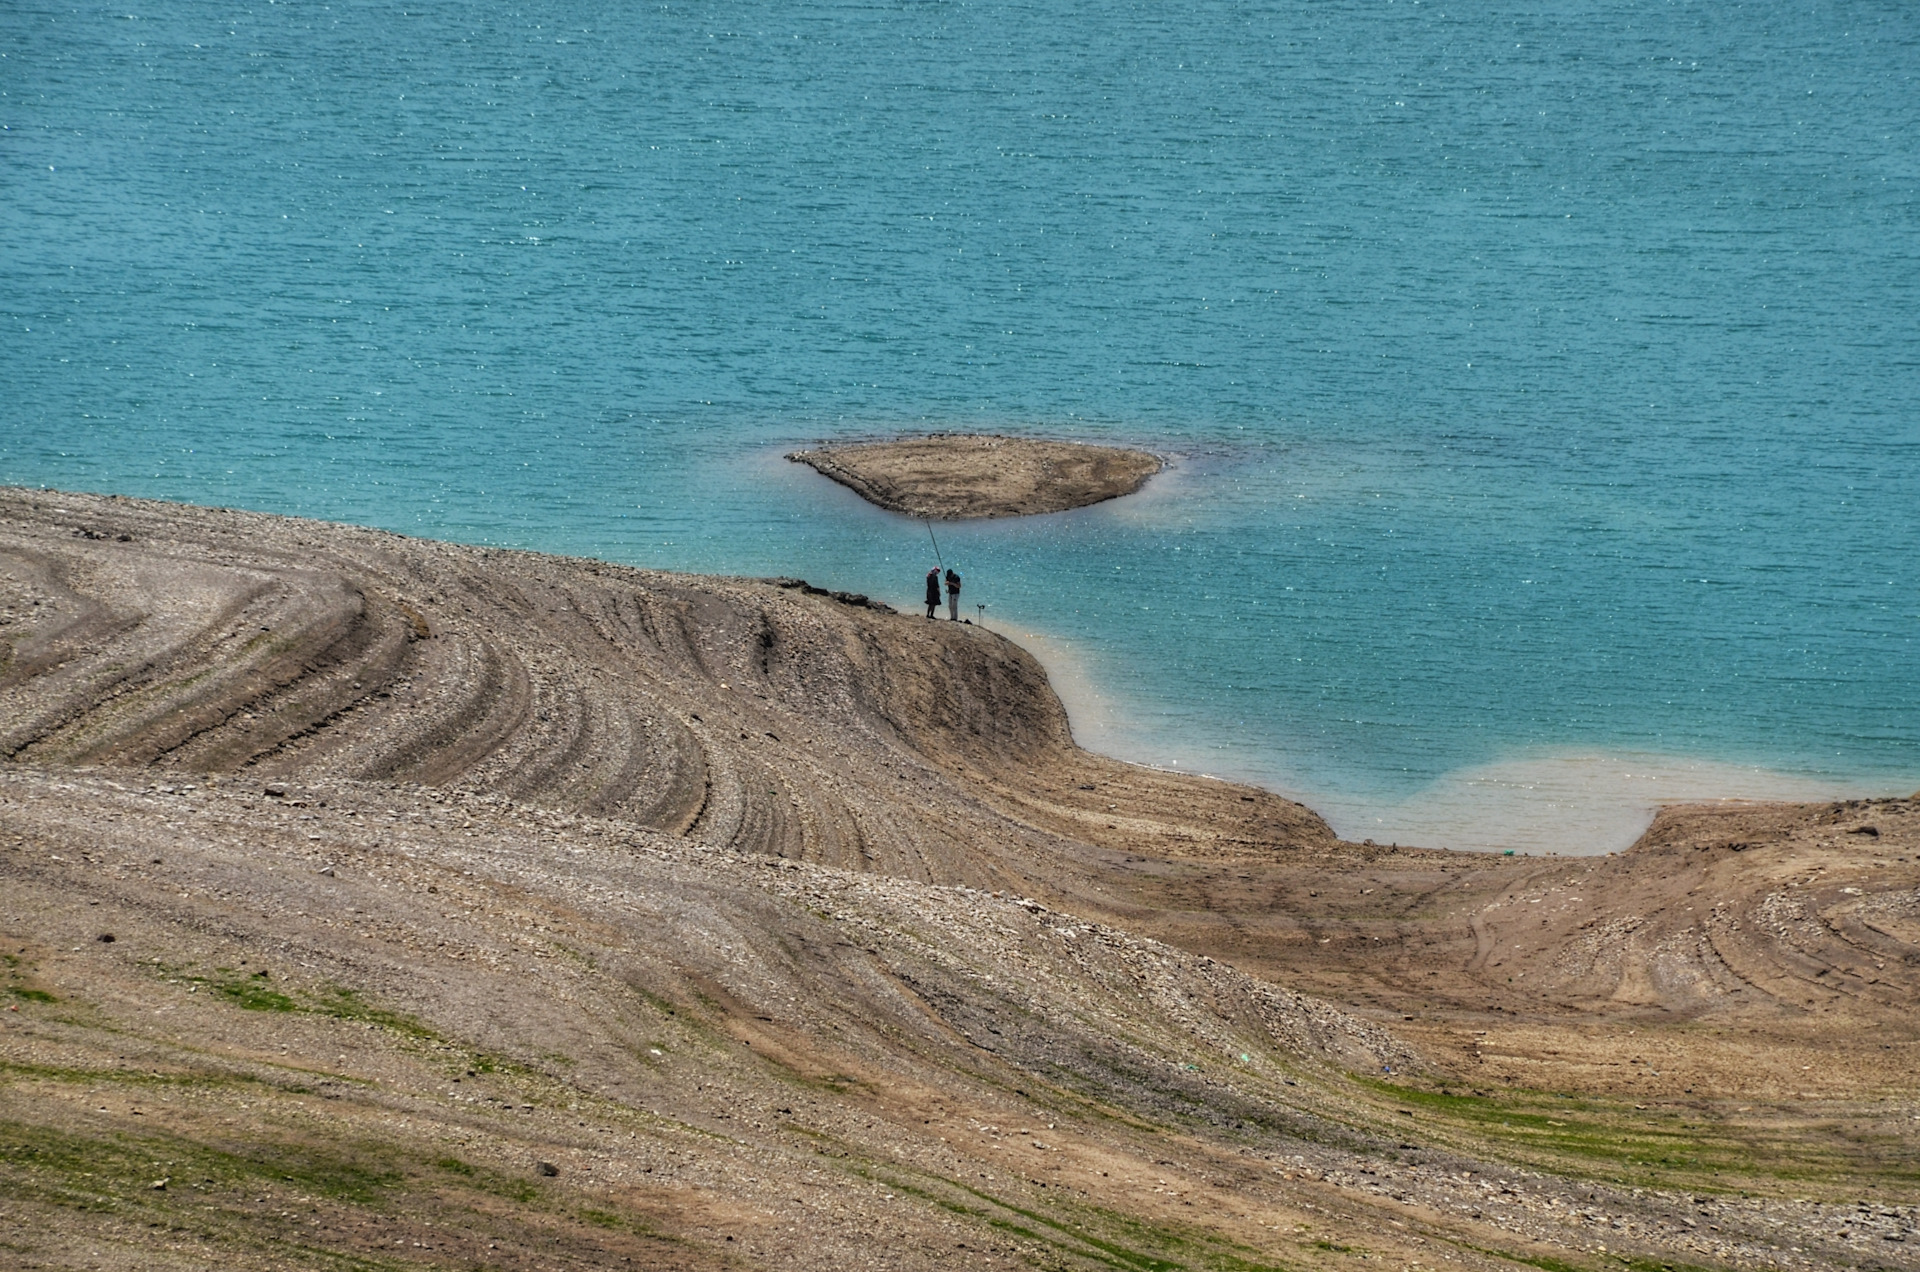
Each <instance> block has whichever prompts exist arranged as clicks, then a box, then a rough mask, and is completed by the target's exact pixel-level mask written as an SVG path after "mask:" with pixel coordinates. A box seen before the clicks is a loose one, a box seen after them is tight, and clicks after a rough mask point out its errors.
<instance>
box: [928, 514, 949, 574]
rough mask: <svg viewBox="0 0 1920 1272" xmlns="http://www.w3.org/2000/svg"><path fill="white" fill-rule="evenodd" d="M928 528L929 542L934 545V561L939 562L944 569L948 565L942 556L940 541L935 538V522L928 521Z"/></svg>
mask: <svg viewBox="0 0 1920 1272" xmlns="http://www.w3.org/2000/svg"><path fill="white" fill-rule="evenodd" d="M923 520H924V518H923ZM926 526H927V538H928V540H929V541H931V542H932V544H933V559H934V560H936V561H939V562H940V565H941V566H942V568H944V567H945V566H946V564H947V563H946V561H945V560H944V559H943V558H942V557H941V556H940V540H938V539H935V538H934V537H933V522H931V521H927V522H926Z"/></svg>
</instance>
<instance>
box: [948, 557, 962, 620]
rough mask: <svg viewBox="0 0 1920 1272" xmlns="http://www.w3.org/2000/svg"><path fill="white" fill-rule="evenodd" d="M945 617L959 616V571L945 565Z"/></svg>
mask: <svg viewBox="0 0 1920 1272" xmlns="http://www.w3.org/2000/svg"><path fill="white" fill-rule="evenodd" d="M947 617H948V618H949V619H958V618H959V617H960V573H959V571H957V570H955V569H954V568H953V567H952V566H948V567H947Z"/></svg>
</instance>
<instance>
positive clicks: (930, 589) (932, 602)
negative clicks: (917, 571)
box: [927, 565, 940, 618]
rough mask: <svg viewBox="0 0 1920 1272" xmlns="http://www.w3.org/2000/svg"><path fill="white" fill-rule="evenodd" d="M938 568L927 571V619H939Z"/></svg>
mask: <svg viewBox="0 0 1920 1272" xmlns="http://www.w3.org/2000/svg"><path fill="white" fill-rule="evenodd" d="M939 609H940V567H939V566H937V565H936V566H934V567H933V568H932V569H931V570H928V571H927V617H928V618H938V617H940V615H939V613H938V611H939Z"/></svg>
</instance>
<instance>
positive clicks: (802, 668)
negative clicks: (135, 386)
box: [0, 491, 1920, 1272]
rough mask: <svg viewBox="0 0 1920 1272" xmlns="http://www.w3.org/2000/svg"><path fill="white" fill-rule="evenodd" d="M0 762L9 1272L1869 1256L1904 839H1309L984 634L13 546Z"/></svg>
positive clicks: (300, 549) (32, 529) (262, 526)
mask: <svg viewBox="0 0 1920 1272" xmlns="http://www.w3.org/2000/svg"><path fill="white" fill-rule="evenodd" d="M0 755H4V757H5V761H6V762H5V763H4V764H0V883H3V884H4V886H3V887H0V940H3V941H4V942H5V945H4V950H5V952H6V954H7V960H6V963H5V967H4V969H0V993H3V994H4V998H5V1001H6V1003H7V1005H8V1006H9V1007H10V1008H12V1010H9V1011H5V1012H0V1029H3V1030H4V1032H3V1033H0V1059H4V1061H5V1064H6V1066H7V1067H6V1069H5V1070H4V1072H5V1075H6V1076H5V1079H4V1081H0V1123H3V1124H4V1125H3V1126H0V1130H3V1131H4V1135H5V1140H4V1142H5V1143H6V1144H8V1145H9V1149H8V1153H7V1154H6V1155H5V1157H4V1160H3V1162H0V1216H4V1219H5V1221H6V1224H7V1227H8V1230H9V1231H10V1232H12V1233H14V1234H16V1236H15V1237H12V1238H9V1240H13V1241H15V1242H16V1245H15V1246H14V1247H10V1248H11V1249H13V1251H14V1252H15V1253H21V1251H22V1250H24V1251H25V1257H28V1258H30V1259H31V1260H33V1261H38V1262H40V1263H42V1264H44V1265H49V1266H78V1265H81V1264H88V1265H92V1266H101V1267H110V1268H142V1269H145V1268H153V1267H180V1268H188V1267H203V1266H208V1265H210V1264H214V1263H218V1264H221V1265H223V1266H233V1267H241V1268H253V1267H259V1268H267V1267H275V1268H279V1267H306V1266H314V1267H320V1266H336V1265H337V1263H338V1262H339V1261H340V1260H341V1259H366V1260H373V1259H378V1260H385V1261H387V1262H389V1263H392V1264H395V1265H398V1266H420V1267H429V1266H445V1265H449V1264H455V1263H457V1264H460V1265H463V1266H464V1265H468V1264H478V1265H484V1266H489V1267H500V1268H522V1267H524V1268H534V1267H547V1266H553V1265H554V1263H555V1262H556V1261H558V1262H562V1263H567V1262H571V1263H572V1264H575V1265H578V1266H629V1265H631V1266H641V1267H645V1266H654V1267H675V1268H680V1267H707V1266H711V1267H739V1266H765V1267H770V1268H771V1267H780V1268H790V1267H791V1268H814V1267H817V1268H836V1269H837V1268H843V1267H850V1266H864V1265H866V1264H867V1263H869V1262H872V1261H873V1259H874V1252H875V1250H876V1249H884V1250H885V1252H886V1256H887V1257H888V1258H889V1259H892V1260H893V1265H894V1266H899V1267H907V1268H917V1267H926V1268H934V1267H952V1268H1016V1267H1031V1266H1035V1265H1040V1266H1057V1267H1074V1268H1078V1267H1086V1268H1092V1267H1099V1266H1105V1267H1111V1266H1114V1265H1115V1261H1116V1260H1118V1261H1119V1262H1120V1263H1123V1264H1125V1265H1126V1266H1149V1265H1153V1266H1169V1267H1172V1266H1184V1267H1190V1268H1207V1267H1223V1268H1224V1267H1230V1266H1231V1267H1244V1266H1248V1265H1250V1264H1251V1265H1262V1264H1264V1265H1273V1264H1280V1265H1283V1266H1289V1267H1302V1268H1306V1267H1337V1266H1344V1262H1343V1261H1344V1259H1345V1258H1346V1257H1347V1254H1349V1253H1351V1252H1352V1251H1354V1250H1360V1249H1362V1248H1364V1250H1365V1251H1366V1252H1368V1253H1369V1254H1370V1255H1371V1256H1373V1257H1374V1258H1377V1259H1378V1260H1380V1261H1382V1262H1383V1263H1384V1264H1385V1265H1387V1266H1412V1265H1414V1264H1416V1263H1418V1264H1421V1265H1423V1266H1427V1265H1431V1263H1432V1261H1433V1259H1434V1256H1435V1252H1436V1251H1440V1250H1444V1251H1445V1252H1446V1253H1447V1254H1448V1255H1449V1256H1450V1258H1449V1259H1448V1260H1447V1262H1448V1265H1449V1266H1458V1267H1465V1268H1480V1269H1488V1270H1489V1272H1491V1270H1492V1269H1496V1268H1506V1267H1510V1266H1512V1259H1513V1258H1514V1257H1516V1256H1525V1257H1526V1258H1527V1259H1531V1260H1533V1261H1534V1262H1535V1263H1539V1262H1540V1260H1542V1259H1549V1258H1550V1259H1552V1260H1554V1261H1555V1266H1579V1267H1589V1266H1592V1267H1598V1266H1599V1264H1598V1263H1596V1262H1594V1261H1593V1259H1592V1251H1593V1246H1594V1244H1595V1239H1596V1237H1597V1236H1598V1235H1599V1233H1600V1232H1601V1231H1602V1230H1604V1233H1605V1236H1604V1241H1605V1244H1606V1245H1607V1246H1608V1249H1609V1250H1610V1251H1612V1252H1615V1253H1616V1254H1617V1253H1619V1252H1627V1253H1629V1254H1631V1255H1632V1257H1634V1258H1640V1259H1644V1260H1649V1261H1652V1262H1653V1263H1654V1264H1657V1263H1658V1262H1659V1261H1662V1260H1665V1261H1668V1262H1675V1263H1680V1264H1691V1265H1695V1266H1705V1265H1709V1264H1711V1265H1716V1266H1719V1265H1738V1264H1747V1265H1770V1264H1781V1263H1782V1262H1783V1260H1782V1258H1781V1257H1779V1256H1780V1252H1781V1251H1782V1249H1783V1248H1784V1246H1785V1245H1794V1246H1798V1247H1800V1249H1801V1250H1802V1251H1803V1252H1805V1257H1804V1258H1803V1259H1802V1260H1801V1262H1800V1263H1797V1264H1794V1266H1852V1265H1860V1266H1885V1267H1905V1266H1914V1262H1913V1259H1912V1257H1910V1256H1911V1255H1912V1252H1913V1250H1914V1249H1915V1248H1920V1230H1916V1226H1915V1215H1914V1211H1913V1208H1912V1204H1911V1203H1912V1201H1913V1196H1912V1193H1913V1189H1912V1181H1911V1166H1910V1163H1911V1161H1912V1159H1913V1155H1914V1152H1915V1151H1916V1149H1917V1148H1920V1131H1917V1130H1916V1128H1917V1127H1920V1122H1916V1120H1915V1119H1914V1117H1913V1116H1912V1114H1913V1113H1914V1111H1915V1110H1920V1092H1917V1091H1916V1083H1915V1079H1914V1073H1915V1071H1916V1068H1920V1066H1916V1065H1915V1064H1914V1063H1913V1059H1914V1056H1915V1054H1916V1047H1920V1030H1916V1026H1915V1023H1914V1021H1913V1019H1912V1011H1911V1006H1912V1003H1913V1002H1914V1001H1915V999H1916V997H1920V900H1917V898H1920V814H1916V812H1915V810H1914V807H1913V806H1912V805H1911V804H1910V803H1909V802H1907V801H1878V802H1847V803H1838V804H1821V805H1805V806H1785V805H1767V806H1755V807H1749V808H1741V809H1713V810H1709V809H1677V810H1670V811H1669V812H1667V813H1665V814H1663V815H1662V817H1661V819H1660V820H1659V821H1657V822H1656V824H1655V826H1654V827H1653V829H1652V830H1651V831H1650V832H1649V833H1648V835H1647V837H1646V838H1645V839H1644V840H1643V841H1642V843H1641V844H1640V845H1638V846H1637V847H1636V848H1635V850H1634V851H1632V852H1629V853H1626V854H1622V855H1620V856H1617V857H1612V858H1606V859H1601V860H1591V859H1589V860H1579V861H1541V860H1538V859H1534V860H1501V859H1496V858H1487V857H1483V856H1468V855H1453V854H1447V853H1438V852H1423V851H1420V850H1414V849H1404V850H1396V849H1383V848H1376V847H1373V846H1370V845H1364V844H1349V843H1343V842H1341V841H1340V840H1338V839H1337V838H1335V837H1334V836H1333V835H1332V834H1331V832H1329V831H1328V829H1327V827H1326V826H1325V824H1324V823H1323V822H1322V821H1321V820H1320V819H1319V818H1318V817H1316V816H1315V815H1314V814H1313V813H1312V812H1310V811H1309V810H1307V809H1304V808H1301V807H1300V806H1298V805H1296V804H1291V803H1289V802H1287V801H1285V800H1281V799H1278V798H1276V797H1274V796H1272V795H1270V794H1267V793H1265V792H1261V791H1257V790H1253V789H1250V788H1245V787H1238V786H1234V785H1231V784H1228V783H1223V782H1213V781H1209V780H1205V779H1200V778H1196V777H1189V776H1184V775H1175V774H1169V773H1160V772H1154V771H1151V770H1145V769H1139V768H1135V767H1132V766H1129V765H1124V764H1119V763H1116V762H1114V761H1110V760H1106V759H1103V758H1102V757H1099V756H1095V755H1090V754H1088V753H1087V752H1084V751H1081V750H1080V749H1079V748H1078V747H1076V746H1075V745H1074V742H1073V739H1072V737H1071V736H1070V734H1069V731H1068V729H1067V724H1066V718H1065V715H1064V713H1063V712H1062V711H1061V708H1060V704H1059V702H1058V700H1057V699H1056V698H1055V697H1054V695H1053V694H1052V692H1051V690H1050V688H1049V686H1048V684H1047V681H1046V677H1045V675H1044V674H1043V673H1042V671H1041V669H1040V668H1039V666H1038V665H1037V664H1036V663H1035V662H1034V661H1033V660H1032V659H1031V658H1030V657H1028V656H1027V655H1026V653H1025V652H1024V651H1022V650H1021V649H1020V648H1019V647H1018V646H1016V645H1014V644H1012V643H1011V642H1008V641H1006V640H1004V639H1002V638H1000V637H998V636H996V635H994V634H993V633H991V632H988V631H985V630H983V629H980V628H974V627H967V626H964V625H961V624H950V623H927V622H925V621H923V620H918V619H914V618H909V617H905V616H901V615H897V614H894V613H891V612H889V611H885V610H883V609H876V608H874V607H872V606H871V605H869V604H866V603H863V602H861V601H860V599H859V598H857V597H852V596H836V595H831V594H821V593H818V592H813V591H809V590H807V589H804V588H801V587H796V586H783V585H782V584H781V583H780V582H778V581H767V582H756V581H752V580H741V579H714V578H695V577H689V576H680V575H669V574H660V573H655V572H647V571H638V570H629V569H624V568H621V567H615V566H610V565H606V564H604V563H599V562H592V561H580V560H568V559H563V558H554V557H546V556H540V555H537V554H531V553H519V552H503V551H495V550H488V549H479V548H468V547H460V546H456V545H449V544H439V543H431V542H425V541H421V540H414V539H407V538H404V537H401V536H397V535H391V534H386V533H383V532H378V531H369V530H364V529H357V528H353V527H346V526H335V525H324V524H320V523H314V522H304V521H293V520H288V519H284V518H276V517H269V516H264V515H260V514H252V513H243V512H231V511H223V510H215V509H197V508H182V507H177V506H171V505H164V504H157V503H149V502H143V501H136V500H125V499H112V498H100V497H93V496H77V495H65V494H55V493H49V492H29V491H0ZM109 938H111V939H109ZM1303 991H1304V992H1303ZM1388 1070H1391V1072H1388ZM1566 1093H1575V1094H1577V1096H1578V1099H1577V1100H1576V1099H1573V1098H1571V1097H1570V1096H1569V1095H1567V1094H1566ZM543 1163H544V1166H543ZM156 1183H162V1184H164V1186H161V1187H155V1185H156ZM1737 1194H1749V1195H1744V1196H1743V1195H1737ZM1862 1199H1872V1200H1873V1201H1874V1202H1876V1203H1877V1204H1876V1205H1874V1206H1871V1207H1868V1208H1866V1209H1865V1210H1863V1209H1862V1208H1861V1207H1860V1206H1859V1205H1857V1204H1856V1203H1858V1202H1859V1201H1861V1200H1862ZM1596 1225H1597V1226H1596ZM18 1234H26V1235H24V1236H21V1235H18ZM876 1234H878V1236H876ZM22 1241H24V1242H26V1243H27V1244H26V1245H25V1246H20V1245H18V1244H17V1243H18V1242H22ZM877 1241H878V1242H879V1244H878V1245H876V1242H877ZM1342 1247H1344V1248H1345V1250H1344V1251H1343V1250H1342ZM1116 1250H1118V1251H1121V1252H1122V1253H1123V1254H1124V1256H1125V1257H1124V1258H1123V1257H1121V1255H1120V1254H1116V1253H1115V1251H1116ZM1490 1252H1491V1253H1490Z"/></svg>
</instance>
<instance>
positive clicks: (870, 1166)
mask: <svg viewBox="0 0 1920 1272" xmlns="http://www.w3.org/2000/svg"><path fill="white" fill-rule="evenodd" d="M794 1129H796V1130H797V1129H798V1128H794ZM804 1133H805V1134H807V1135H808V1136H809V1137H810V1138H812V1139H815V1140H817V1141H820V1142H822V1143H823V1144H832V1145H834V1146H835V1148H836V1149H837V1151H834V1152H832V1153H831V1154H830V1155H831V1156H834V1157H839V1158H842V1159H843V1160H845V1161H846V1162H847V1169H848V1170H849V1172H850V1173H851V1174H853V1175H855V1176H857V1177H859V1178H862V1179H866V1180H870V1181H872V1182H874V1183H877V1184H884V1185H885V1186H887V1187H889V1188H891V1189H893V1190H894V1191H895V1192H897V1193H900V1194H902V1195H904V1196H908V1197H913V1198H915V1199H916V1200H919V1201H923V1202H926V1203H928V1204H930V1205H933V1206H937V1207H939V1208H940V1209H942V1210H945V1211H947V1212H948V1213H949V1214H953V1215H956V1216H960V1217H963V1218H966V1219H969V1220H971V1221H973V1222H975V1223H978V1224H981V1225H983V1226H985V1227H988V1228H991V1229H993V1230H995V1231H997V1232H1001V1233H1005V1234H1007V1235H1008V1236H1013V1237H1019V1238H1021V1239H1023V1240H1026V1241H1030V1242H1033V1243H1035V1244H1037V1245H1041V1246H1044V1247H1045V1248H1046V1249H1047V1251H1048V1256H1049V1257H1050V1258H1055V1259H1068V1260H1074V1261H1077V1262H1078V1263H1079V1264H1080V1265H1082V1266H1086V1265H1092V1266H1097V1267H1102V1268H1110V1269H1113V1272H1285V1269H1284V1268H1283V1267H1282V1266H1281V1265H1278V1264H1272V1263H1267V1262H1262V1261H1260V1257H1259V1251H1257V1250H1255V1249H1253V1248H1252V1247H1251V1246H1246V1245H1242V1244H1240V1243H1239V1242H1236V1241H1232V1240H1229V1239H1228V1238H1226V1237H1224V1236H1221V1235H1220V1234H1218V1233H1214V1232H1210V1231H1208V1230H1205V1229H1202V1228H1198V1227H1193V1228H1183V1227H1175V1226H1172V1225H1166V1224H1157V1223H1151V1222H1148V1221H1146V1220H1143V1219H1140V1218H1138V1217H1136V1216H1134V1215H1130V1214H1127V1213H1124V1212H1122V1211H1117V1210H1112V1209H1109V1208H1107V1207H1103V1206H1095V1205H1092V1204H1089V1203H1086V1202H1081V1201H1076V1200H1073V1199H1071V1198H1069V1197H1067V1196H1066V1195H1065V1194H1062V1195H1061V1199H1060V1204H1059V1205H1058V1206H1057V1207H1049V1208H1048V1209H1047V1210H1041V1209H1038V1208H1036V1206H1035V1205H1034V1203H1031V1202H1028V1203H1025V1204H1021V1203H1017V1202H1014V1201H1011V1200H1009V1199H1007V1198H1006V1197H1003V1196H999V1195H997V1194H995V1193H992V1192H989V1191H987V1190H986V1189H983V1188H980V1187H977V1186H975V1185H974V1184H970V1183H966V1182H963V1181H961V1180H958V1179H949V1178H946V1177H945V1176H941V1175H936V1174H933V1173H931V1172H928V1171H919V1170H915V1171H911V1172H909V1171H908V1170H906V1169H905V1168H902V1167H901V1166H899V1165H898V1164H895V1163H890V1162H889V1163H882V1162H872V1161H868V1160H864V1159H862V1158H861V1157H860V1156H859V1155H858V1154H857V1153H855V1152H854V1151H853V1150H852V1149H851V1148H849V1147H848V1146H847V1145H845V1144H843V1143H840V1142H839V1141H837V1140H835V1138H834V1137H832V1136H830V1135H826V1134H824V1133H821V1132H817V1131H815V1132H804Z"/></svg>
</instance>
